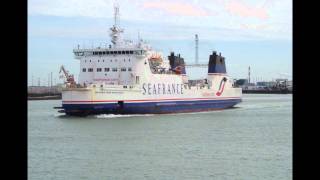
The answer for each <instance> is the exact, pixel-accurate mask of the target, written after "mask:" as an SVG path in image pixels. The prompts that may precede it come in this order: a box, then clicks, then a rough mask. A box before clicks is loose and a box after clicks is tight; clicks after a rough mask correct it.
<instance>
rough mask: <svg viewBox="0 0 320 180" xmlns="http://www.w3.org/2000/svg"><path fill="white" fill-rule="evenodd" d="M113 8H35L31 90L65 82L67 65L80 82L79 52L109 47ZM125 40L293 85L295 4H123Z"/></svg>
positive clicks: (109, 0)
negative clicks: (219, 61)
mask: <svg viewBox="0 0 320 180" xmlns="http://www.w3.org/2000/svg"><path fill="white" fill-rule="evenodd" d="M114 2H115V1H114V0H55V1H50V0H29V1H28V84H29V85H32V84H33V85H38V80H39V78H40V85H47V84H48V83H47V82H48V75H49V74H50V72H52V74H53V83H55V82H56V83H60V82H62V80H61V79H59V75H58V73H59V68H60V66H61V65H64V66H65V68H66V69H67V70H69V71H70V73H72V74H74V75H75V77H76V79H77V77H78V74H79V61H78V60H76V59H74V58H73V53H72V49H73V48H75V47H76V46H77V45H78V44H80V46H81V47H92V46H105V45H108V44H110V37H109V27H111V26H112V25H113V13H114V12H113V4H114ZM116 3H118V4H119V6H120V26H121V27H123V28H124V34H123V36H124V38H125V39H131V40H134V41H135V40H137V39H138V34H140V37H141V38H142V39H143V40H145V41H147V42H148V43H150V45H151V46H152V47H153V48H154V49H156V50H159V51H162V52H163V55H165V56H167V55H169V53H170V52H171V51H174V52H176V53H180V54H181V56H182V57H184V58H185V61H186V63H189V64H192V63H194V61H195V41H194V36H195V34H198V36H199V62H200V63H208V60H209V55H210V54H211V53H212V51H217V52H221V53H222V55H223V56H225V57H226V66H227V73H228V74H229V75H230V76H232V77H233V78H236V79H240V78H247V76H248V75H247V74H248V67H249V66H250V68H251V79H253V80H254V81H255V80H257V81H258V80H259V81H261V80H272V79H275V78H289V79H291V77H292V1H290V0H117V1H116ZM187 74H188V75H189V77H190V78H191V79H196V78H205V76H206V74H207V69H206V68H191V69H190V68H188V69H187Z"/></svg>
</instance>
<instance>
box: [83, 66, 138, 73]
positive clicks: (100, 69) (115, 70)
mask: <svg viewBox="0 0 320 180" xmlns="http://www.w3.org/2000/svg"><path fill="white" fill-rule="evenodd" d="M111 70H112V72H117V71H118V68H111ZM86 71H87V69H86V68H83V69H82V72H86ZM109 71H110V68H104V72H109ZM120 71H122V72H124V71H127V68H120ZM128 71H132V69H131V68H130V67H129V68H128ZM88 72H93V68H88ZM97 72H102V68H97Z"/></svg>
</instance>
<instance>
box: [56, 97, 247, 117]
mask: <svg viewBox="0 0 320 180" xmlns="http://www.w3.org/2000/svg"><path fill="white" fill-rule="evenodd" d="M239 102H241V99H228V100H202V101H167V102H139V103H138V102H137V103H126V102H124V104H123V106H122V107H121V106H120V105H119V104H118V103H106V104H63V105H62V107H63V109H64V110H65V112H66V114H69V115H88V114H165V113H181V112H200V111H210V110H217V109H225V108H230V107H232V106H234V105H236V104H238V103H239Z"/></svg>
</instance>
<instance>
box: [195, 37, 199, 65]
mask: <svg viewBox="0 0 320 180" xmlns="http://www.w3.org/2000/svg"><path fill="white" fill-rule="evenodd" d="M195 41H196V56H195V58H196V59H195V61H196V64H199V57H198V43H199V38H198V34H196V37H195Z"/></svg>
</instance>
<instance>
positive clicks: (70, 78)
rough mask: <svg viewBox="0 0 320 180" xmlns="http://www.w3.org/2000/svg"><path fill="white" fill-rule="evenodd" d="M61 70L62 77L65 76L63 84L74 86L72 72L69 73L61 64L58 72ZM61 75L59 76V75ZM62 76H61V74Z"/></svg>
mask: <svg viewBox="0 0 320 180" xmlns="http://www.w3.org/2000/svg"><path fill="white" fill-rule="evenodd" d="M61 72H63V74H64V77H65V78H66V82H65V84H67V85H69V86H70V87H75V86H76V82H75V80H74V76H73V74H69V71H67V70H66V69H65V68H64V66H63V65H61V67H60V71H59V73H61ZM60 77H61V76H60ZM62 77H63V76H62Z"/></svg>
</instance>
